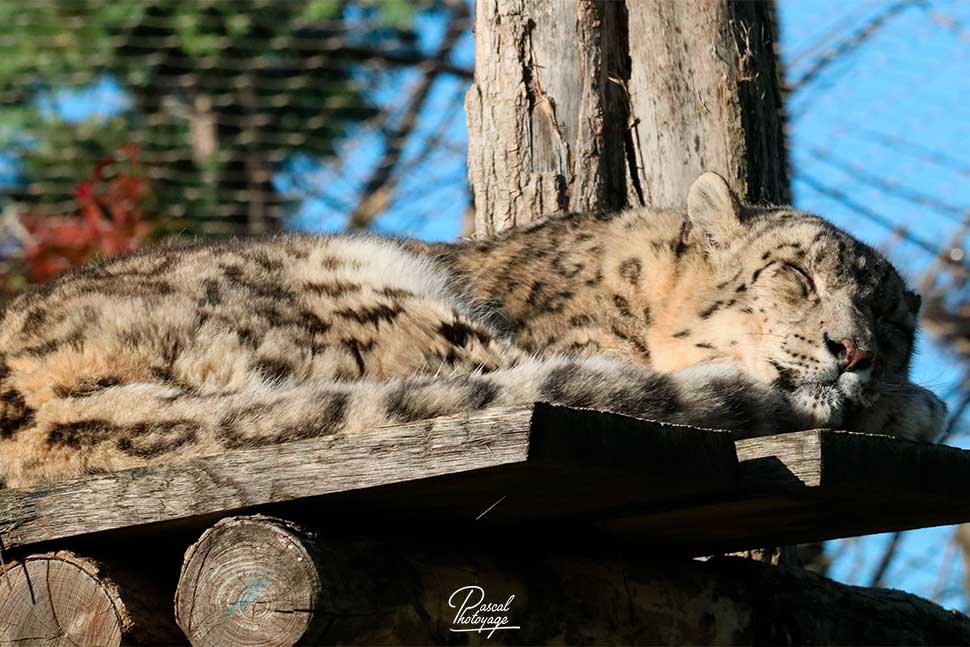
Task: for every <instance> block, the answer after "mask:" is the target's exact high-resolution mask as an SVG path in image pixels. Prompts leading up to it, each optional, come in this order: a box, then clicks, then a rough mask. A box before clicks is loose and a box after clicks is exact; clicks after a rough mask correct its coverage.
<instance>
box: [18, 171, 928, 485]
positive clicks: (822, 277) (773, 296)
mask: <svg viewBox="0 0 970 647" xmlns="http://www.w3.org/2000/svg"><path fill="white" fill-rule="evenodd" d="M918 308H919V298H918V297H917V296H916V295H915V294H913V293H912V292H910V291H908V290H907V289H906V287H905V285H904V283H903V281H902V279H901V278H900V276H899V275H898V274H897V272H896V271H895V270H894V269H893V268H892V266H891V265H890V264H889V263H888V262H887V261H886V260H885V259H884V258H883V257H882V256H880V255H879V254H878V253H877V252H875V251H874V250H872V249H870V248H869V247H867V246H865V245H863V244H861V243H859V242H858V241H856V240H854V239H853V238H851V237H850V236H849V235H847V234H846V233H844V232H842V231H840V230H839V229H837V228H835V227H834V226H832V225H830V224H829V223H827V222H826V221H824V220H822V219H821V218H818V217H816V216H813V215H810V214H807V213H803V212H799V211H795V210H793V209H791V208H788V207H755V206H746V205H742V204H740V203H739V201H738V199H737V197H736V196H735V194H734V193H733V192H732V191H731V189H730V188H729V187H728V185H727V183H726V182H725V181H724V180H723V179H722V178H720V177H719V176H717V175H715V174H711V173H708V174H705V175H703V176H701V177H700V178H699V179H698V180H697V181H695V182H694V184H693V185H692V186H691V188H690V191H689V194H688V206H687V209H686V210H682V211H679V210H665V211H658V210H650V209H636V210H632V211H627V212H624V213H617V214H575V215H569V216H565V217H557V218H552V219H548V220H545V221H543V222H539V223H537V224H534V225H532V226H528V227H524V228H521V229H518V230H513V231H511V232H509V233H506V234H504V235H502V236H500V237H499V238H497V239H496V240H482V241H465V242H458V243H455V244H425V243H419V242H416V241H396V240H382V239H379V238H373V237H340V236H336V237H309V236H281V237H278V238H273V239H267V240H253V241H245V242H222V243H211V244H209V243H206V244H191V245H185V246H168V247H165V246H162V247H155V248H152V249H148V250H146V251H142V252H138V253H135V254H131V255H128V256H124V257H119V258H112V259H108V260H105V261H102V262H100V263H97V264H94V265H90V266H88V267H86V268H83V269H81V270H79V271H76V272H73V273H70V274H68V275H65V276H63V277H61V278H59V279H57V280H55V281H53V282H51V283H49V284H47V285H43V286H40V287H38V288H36V289H34V290H32V291H30V292H27V293H25V294H23V295H21V296H19V297H18V298H17V299H15V300H14V301H13V302H12V303H10V304H9V306H8V307H7V308H6V311H5V313H4V314H3V320H2V325H0V478H2V479H3V481H4V482H5V484H6V486H7V487H25V486H31V485H34V484H38V483H42V482H47V481H53V480H60V479H66V478H71V477H78V476H82V475H85V474H92V473H97V472H103V471H106V470H120V469H125V468H131V467H136V466H142V465H146V464H150V463H161V462H172V461H178V460H184V459H188V458H192V457H198V456H206V455H211V454H216V453H219V452H223V451H226V450H231V449H236V448H247V447H256V446H261V445H265V444H269V443H279V442H284V441H289V440H296V439H301V438H308V437H312V436H320V435H326V434H352V433H354V432H355V431H358V430H362V429H365V428H371V427H374V426H378V425H385V424H392V423H399V422H406V421H411V420H416V419H421V418H430V417H433V416H440V415H445V414H450V413H455V412H462V411H471V410H476V409H481V408H483V407H490V406H501V405H513V404H522V403H528V402H532V401H536V400H541V401H549V402H554V403H560V404H563V405H569V406H574V407H590V408H595V409H604V410H609V411H613V412H617V413H621V414H626V415H630V416H637V417H642V418H648V419H655V420H663V421H669V422H673V423H683V424H688V425H696V426H700V427H716V428H724V429H729V430H733V431H735V432H736V433H738V434H739V435H756V434H768V433H777V432H784V431H791V430H797V429H805V428H814V427H842V428H848V429H852V430H858V431H872V432H878V433H889V434H895V435H898V436H903V437H910V438H921V439H927V438H930V437H932V436H933V435H934V434H935V433H936V431H937V430H938V429H939V428H940V425H941V422H942V419H943V417H944V414H945V408H944V406H943V404H942V403H941V401H940V400H939V399H938V398H936V397H935V396H934V395H933V394H932V393H930V392H929V391H927V390H925V389H923V388H921V387H919V386H916V385H914V384H911V383H910V382H909V380H908V379H907V372H908V367H909V362H910V356H911V354H912V349H913V338H914V328H915V325H916V314H917V310H918Z"/></svg>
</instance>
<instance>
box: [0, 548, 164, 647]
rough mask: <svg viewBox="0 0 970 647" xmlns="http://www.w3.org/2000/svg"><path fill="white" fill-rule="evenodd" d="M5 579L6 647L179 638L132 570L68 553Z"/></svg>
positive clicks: (1, 589) (1, 584) (103, 645)
mask: <svg viewBox="0 0 970 647" xmlns="http://www.w3.org/2000/svg"><path fill="white" fill-rule="evenodd" d="M2 580H3V581H0V644H2V645H7V644H17V645H38V646H40V645H43V646H44V647H52V646H55V645H57V646H59V645H63V646H64V647H88V646H90V647H112V646H114V645H120V644H121V642H122V640H124V642H125V644H159V643H172V642H173V641H178V640H179V637H180V636H179V634H178V628H177V627H175V625H174V623H172V622H171V612H169V611H168V610H167V609H166V608H165V605H164V604H163V603H162V599H163V597H164V596H160V595H159V593H160V592H159V591H158V589H157V587H156V586H155V585H154V584H153V583H152V582H147V581H136V580H137V575H136V573H135V570H133V569H132V568H131V567H130V565H121V564H117V565H107V566H106V565H105V563H104V562H101V561H96V560H93V559H89V558H87V557H81V556H79V555H76V554H74V553H72V552H69V551H63V550H62V551H58V552H56V553H43V554H37V555H30V556H28V557H26V558H24V559H23V560H20V561H16V562H12V563H10V564H7V567H6V572H5V574H4V575H3V577H2Z"/></svg>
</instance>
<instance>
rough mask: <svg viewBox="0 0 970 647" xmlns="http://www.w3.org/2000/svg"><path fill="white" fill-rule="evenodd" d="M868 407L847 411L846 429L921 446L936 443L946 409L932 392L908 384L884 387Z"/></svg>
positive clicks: (901, 383)
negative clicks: (916, 443) (892, 437)
mask: <svg viewBox="0 0 970 647" xmlns="http://www.w3.org/2000/svg"><path fill="white" fill-rule="evenodd" d="M869 405H870V406H868V407H860V406H856V407H850V408H849V410H848V412H847V414H846V417H845V418H846V420H845V428H846V429H848V430H849V431H858V432H862V433H870V434H882V435H886V436H895V437H897V438H905V439H907V440H916V441H920V442H937V441H939V440H940V435H941V434H942V432H943V428H944V424H945V422H946V418H947V406H946V404H945V403H944V402H943V401H942V400H940V398H938V397H937V396H936V395H935V394H934V393H933V392H932V391H929V390H928V389H924V388H923V387H921V386H918V385H916V384H912V383H910V382H900V383H891V382H890V383H883V384H881V385H879V390H878V392H877V393H876V394H875V396H874V397H872V398H871V400H870V402H869Z"/></svg>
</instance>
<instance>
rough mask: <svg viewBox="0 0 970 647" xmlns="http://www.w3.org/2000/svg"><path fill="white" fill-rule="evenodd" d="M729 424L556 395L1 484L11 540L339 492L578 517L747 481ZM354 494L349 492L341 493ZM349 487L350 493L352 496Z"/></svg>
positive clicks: (398, 505)
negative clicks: (652, 415) (77, 475)
mask: <svg viewBox="0 0 970 647" xmlns="http://www.w3.org/2000/svg"><path fill="white" fill-rule="evenodd" d="M737 477H738V473H737V459H736V456H735V449H734V444H733V442H732V440H731V437H730V435H729V434H726V433H723V432H715V431H709V430H700V429H689V428H684V427H677V426H674V425H664V424H659V423H651V422H646V421H641V420H634V419H631V418H625V417H623V416H617V415H613V414H604V413H598V412H591V411H579V410H571V409H565V408H563V407H556V406H552V405H546V404H535V405H532V406H526V407H511V408H496V409H491V410H487V411H482V412H477V413H473V414H463V415H455V416H447V417H441V418H436V419H433V420H426V421H421V422H415V423H410V424H402V425H396V426H389V427H381V428H375V429H372V430H370V431H367V432H365V433H361V434H356V435H353V436H331V437H325V438H315V439H310V440H303V441H297V442H292V443H286V444H281V445H274V446H270V447H265V448H260V449H254V450H240V451H234V452H228V453H226V454H223V455H219V456H212V457H208V458H202V459H197V460H193V461H186V462H183V463H179V464H175V465H170V466H164V467H152V468H142V469H136V470H130V471H124V472H117V473H113V474H108V475H100V476H97V477H92V478H86V479H81V480H76V481H71V482H64V483H58V484H55V485H52V486H49V487H42V488H36V489H30V490H4V491H0V540H2V542H3V545H4V546H5V547H6V548H7V549H11V548H16V547H19V546H27V545H31V544H36V543H38V542H44V541H49V540H54V539H64V538H68V537H77V536H80V535H86V534H90V533H95V532H103V531H109V530H117V529H122V528H139V527H140V528H142V529H151V531H153V532H158V531H163V530H165V527H163V526H160V525H159V524H169V525H170V527H171V525H172V524H178V525H179V526H180V527H182V528H185V527H186V524H188V525H189V526H190V527H199V528H201V527H203V526H205V525H208V524H210V523H212V521H214V520H215V519H217V518H219V517H223V516H228V515H230V514H236V513H239V512H243V511H248V510H252V509H253V508H254V507H256V506H266V505H267V504H279V503H283V502H293V501H297V502H300V503H299V506H297V507H300V508H307V506H309V505H310V504H311V503H313V502H317V503H319V502H320V501H322V500H324V499H326V500H330V499H331V498H332V499H333V501H334V502H335V503H339V502H341V501H347V502H349V504H350V505H351V508H352V509H353V510H356V511H357V512H358V513H360V514H364V513H366V511H368V510H378V509H381V508H382V507H384V508H387V507H391V508H394V509H396V510H398V511H399V512H401V513H404V514H408V515H415V516H422V515H423V516H425V517H430V518H434V519H438V520H440V521H442V522H445V523H450V522H455V521H462V520H474V519H476V518H477V517H481V516H482V514H483V513H484V512H486V510H487V509H488V508H489V507H490V506H493V504H496V505H494V508H493V509H491V510H489V511H488V512H487V516H488V518H489V521H492V520H494V521H495V522H515V521H520V520H523V519H541V518H545V519H549V518H557V517H559V518H577V517H579V516H582V515H587V516H589V515H599V516H602V515H603V514H605V513H607V512H608V511H611V510H617V509H619V508H627V509H629V508H630V507H637V506H642V505H644V504H646V503H657V502H660V501H663V502H675V501H684V500H688V499H696V498H698V497H702V496H711V495H713V494H714V493H716V492H728V491H732V490H734V489H736V488H737ZM341 495H345V496H341ZM348 497H349V498H348Z"/></svg>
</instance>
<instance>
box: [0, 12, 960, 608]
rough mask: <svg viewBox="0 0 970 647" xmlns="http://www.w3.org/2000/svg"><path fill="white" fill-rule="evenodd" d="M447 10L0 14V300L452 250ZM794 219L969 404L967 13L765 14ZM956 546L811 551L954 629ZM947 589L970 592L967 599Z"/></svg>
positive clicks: (466, 54)
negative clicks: (149, 269) (897, 304)
mask: <svg viewBox="0 0 970 647" xmlns="http://www.w3.org/2000/svg"><path fill="white" fill-rule="evenodd" d="M472 9H473V8H472V7H471V5H470V4H468V3H467V2H465V1H464V0H451V1H445V0H437V1H431V0H428V1H425V2H421V3H416V2H412V1H411V0H369V1H351V0H288V1H287V2H271V1H269V0H239V1H233V2H230V1H229V0H219V1H208V2H204V1H203V2H200V1H193V2H189V1H188V0H156V1H144V0H112V1H111V2H100V1H96V0H88V1H86V2H80V1H73V2H70V1H58V0H18V1H17V2H14V1H12V0H0V20H2V21H3V24H4V25H5V26H6V29H5V30H4V33H3V34H2V35H0V192H2V196H0V200H2V203H0V207H2V209H3V216H2V219H0V264H2V266H0V277H2V281H0V287H2V289H3V290H4V291H5V292H7V293H10V292H13V291H15V290H18V289H20V288H21V287H23V285H24V284H26V283H27V282H30V281H42V280H45V279H47V278H49V277H50V276H53V275H54V274H56V273H58V272H60V271H63V270H64V269H66V268H68V267H71V266H73V265H76V264H77V263H79V262H81V261H82V260H83V259H84V258H87V257H90V256H92V255H96V254H100V253H113V252H116V251H124V250H125V249H130V248H132V247H135V246H138V245H141V244H145V242H146V241H147V240H148V239H150V238H152V237H162V236H170V235H181V236H203V235H213V236H225V235H236V234H247V233H263V232H272V231H275V230H278V229H281V228H290V229H300V230H309V231H333V230H340V229H344V228H348V227H349V228H353V229H363V228H370V229H375V230H378V231H383V232H389V233H405V234H411V235H416V236H419V237H422V238H430V239H450V238H454V237H455V236H457V235H459V233H460V232H461V231H462V230H463V227H464V226H465V225H464V223H465V222H467V217H466V212H467V211H468V205H469V199H468V190H467V180H466V170H465V163H464V156H465V150H466V134H465V126H464V114H463V110H462V102H463V97H464V93H465V91H466V89H467V87H468V84H469V83H470V79H471V74H472V72H471V70H472V64H473V57H474V52H473V39H472V34H471V32H470V22H469V21H470V14H471V11H472ZM779 15H780V31H781V34H780V42H781V52H780V53H781V57H782V61H783V63H784V65H785V68H786V78H787V86H788V88H787V90H788V91H787V95H786V96H787V109H788V114H789V144H790V146H789V147H790V150H791V158H792V163H793V189H794V195H795V197H796V203H797V204H798V205H799V206H801V207H803V208H805V209H808V210H811V211H815V212H817V213H820V214H822V215H824V216H826V217H828V218H829V219H831V220H833V221H834V222H836V224H838V225H840V226H842V227H844V228H846V229H848V230H849V231H851V232H852V233H853V234H855V235H857V236H858V237H860V238H862V239H863V240H865V241H867V242H870V243H871V244H873V245H874V246H876V247H879V248H881V249H884V250H885V251H886V252H887V253H888V254H889V255H890V257H891V258H892V259H893V261H894V262H895V263H896V264H897V265H898V266H899V267H900V268H901V270H903V272H904V273H905V274H906V275H907V276H908V278H909V279H910V280H911V282H913V283H914V284H917V285H919V286H920V287H921V288H922V290H923V292H924V294H925V297H926V300H925V303H926V308H925V312H926V315H927V316H926V318H925V320H924V323H925V326H926V328H927V330H928V331H929V332H930V333H931V334H930V335H927V336H926V337H925V338H924V339H923V340H922V349H923V352H922V354H921V356H920V357H919V359H918V361H917V364H916V367H915V371H914V378H915V380H916V381H918V382H920V383H923V384H925V385H927V386H929V387H931V388H933V389H935V390H937V391H938V392H940V393H941V394H942V395H943V396H945V397H946V399H947V400H948V402H949V403H950V405H951V409H952V410H953V412H954V416H953V424H952V425H951V426H950V427H949V434H950V435H949V438H948V442H951V443H954V444H959V445H967V444H968V440H967V437H966V434H965V433H964V429H963V427H962V426H961V425H960V424H959V421H960V419H961V416H962V414H963V412H964V409H965V408H966V407H967V403H968V402H970V399H968V394H970V389H968V381H967V373H966V361H967V359H968V358H970V305H968V304H970V287H968V285H967V272H966V269H967V266H968V263H970V260H968V259H967V258H966V256H965V251H964V250H965V249H966V242H967V241H966V238H967V225H968V223H970V182H968V178H970V154H968V152H967V151H968V146H967V143H968V142H970V121H968V120H967V119H966V108H965V107H964V105H965V103H966V96H967V93H968V91H970V81H968V79H970V74H968V73H967V70H968V60H970V27H968V25H970V3H966V2H960V1H958V0H952V1H946V0H929V1H926V0H920V1H917V0H899V1H893V2H889V1H882V0H880V1H876V0H870V1H867V2H858V3H844V2H841V1H840V0H812V1H811V2H807V1H804V0H787V1H783V2H780V3H779ZM968 537H970V533H968V532H967V531H966V530H965V529H958V530H954V529H952V528H944V529H930V530H924V531H919V532H913V533H904V534H901V535H890V536H877V537H869V538H862V539H855V540H844V541H840V542H833V543H832V544H830V545H829V546H828V549H829V550H828V559H829V561H830V562H831V567H830V569H829V573H830V574H831V575H833V576H834V577H836V578H839V579H843V580H846V581H849V582H852V583H862V584H869V583H874V584H884V585H892V586H896V587H899V588H904V589H908V590H911V591H914V592H916V593H918V594H921V595H924V596H927V597H932V598H935V599H938V600H940V601H942V602H944V603H946V604H949V605H955V606H961V607H963V606H967V605H968V602H967V600H968V599H970V596H968V594H967V591H966V590H965V587H964V579H963V574H962V569H963V566H962V565H961V564H960V562H959V560H958V557H959V556H960V555H961V554H970V540H968ZM968 581H970V580H968Z"/></svg>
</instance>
